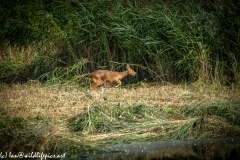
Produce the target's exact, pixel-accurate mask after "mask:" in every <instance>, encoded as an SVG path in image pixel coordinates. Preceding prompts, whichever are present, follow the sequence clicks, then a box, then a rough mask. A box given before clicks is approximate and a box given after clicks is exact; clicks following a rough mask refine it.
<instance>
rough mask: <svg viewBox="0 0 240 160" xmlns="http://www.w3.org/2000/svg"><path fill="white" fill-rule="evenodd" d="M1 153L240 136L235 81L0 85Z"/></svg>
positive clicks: (90, 149) (85, 149) (71, 151)
mask: <svg viewBox="0 0 240 160" xmlns="http://www.w3.org/2000/svg"><path fill="white" fill-rule="evenodd" d="M0 98H1V99H0V102H1V104H0V107H1V112H0V117H1V118H0V125H1V126H2V127H1V129H0V134H1V135H0V143H1V144H5V145H1V148H0V150H1V151H11V152H18V151H23V152H31V151H35V152H36V151H43V152H48V153H67V155H68V156H70V155H71V156H73V155H79V154H86V153H99V152H110V151H109V150H107V149H105V148H104V146H106V144H119V143H130V142H133V141H154V140H166V141H167V140H190V139H206V138H216V137H228V136H239V135H240V127H239V126H240V116H239V115H240V108H239V104H240V102H239V100H240V91H239V86H232V87H222V86H219V85H205V84H200V83H193V84H190V85H157V84H144V85H142V86H139V85H129V86H124V87H122V88H105V89H103V90H102V89H101V88H99V89H98V90H96V91H89V90H86V89H80V88H79V87H77V86H73V85H72V86H69V85H56V86H43V85H42V84H39V83H38V82H28V83H27V84H24V85H20V84H15V85H11V86H9V85H4V84H2V85H1V88H0Z"/></svg>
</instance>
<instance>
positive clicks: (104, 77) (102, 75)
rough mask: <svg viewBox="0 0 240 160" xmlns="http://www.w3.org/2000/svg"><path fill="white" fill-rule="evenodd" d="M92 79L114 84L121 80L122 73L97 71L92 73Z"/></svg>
mask: <svg viewBox="0 0 240 160" xmlns="http://www.w3.org/2000/svg"><path fill="white" fill-rule="evenodd" d="M91 76H92V79H96V80H101V81H109V82H114V81H115V80H116V79H121V73H120V72H116V71H109V70H97V71H95V72H93V73H92V75H91Z"/></svg>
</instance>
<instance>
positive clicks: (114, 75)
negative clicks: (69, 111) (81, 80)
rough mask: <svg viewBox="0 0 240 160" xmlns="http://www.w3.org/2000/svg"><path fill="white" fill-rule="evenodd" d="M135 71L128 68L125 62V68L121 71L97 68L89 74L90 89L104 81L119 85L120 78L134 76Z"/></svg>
mask: <svg viewBox="0 0 240 160" xmlns="http://www.w3.org/2000/svg"><path fill="white" fill-rule="evenodd" d="M136 74H137V73H136V72H135V71H134V70H132V69H131V68H130V66H129V65H128V64H127V70H126V71H123V72H116V71H110V70H97V71H95V72H93V73H92V74H91V79H92V81H93V83H94V84H93V86H92V90H94V89H95V88H96V87H97V86H99V85H101V84H102V83H104V82H108V83H111V84H113V83H117V84H118V85H117V86H119V85H121V84H122V82H121V80H122V79H123V78H124V77H125V76H127V75H132V76H135V75H136ZM117 86H116V87H117Z"/></svg>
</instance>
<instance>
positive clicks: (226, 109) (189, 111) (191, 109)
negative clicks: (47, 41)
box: [182, 102, 240, 125]
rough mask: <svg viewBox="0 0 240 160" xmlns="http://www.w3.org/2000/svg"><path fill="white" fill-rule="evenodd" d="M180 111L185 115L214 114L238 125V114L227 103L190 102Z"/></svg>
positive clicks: (239, 122) (239, 120) (239, 117)
mask: <svg viewBox="0 0 240 160" xmlns="http://www.w3.org/2000/svg"><path fill="white" fill-rule="evenodd" d="M182 113H183V114H184V115H185V116H209V115H215V116H219V117H222V118H226V119H227V120H228V121H229V122H231V123H234V124H236V125H240V116H239V114H238V113H237V112H236V108H234V107H233V106H231V105H230V104H229V103H223V102H222V103H219V104H215V103H210V104H209V103H207V104H205V103H203V104H202V103H201V104H195V103H192V104H190V105H189V106H186V107H185V108H184V110H182Z"/></svg>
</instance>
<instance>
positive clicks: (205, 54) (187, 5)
mask: <svg viewBox="0 0 240 160" xmlns="http://www.w3.org/2000/svg"><path fill="white" fill-rule="evenodd" d="M1 3H2V5H1V6H2V9H1V11H0V14H1V15H2V16H1V23H0V26H1V28H2V29H1V31H0V38H1V40H2V41H1V42H0V49H1V52H2V53H3V52H5V54H4V55H0V59H1V60H3V61H2V62H1V63H0V65H1V66H3V65H5V64H6V63H9V61H7V59H8V58H9V57H10V58H11V55H12V54H17V52H20V53H21V56H22V58H23V59H28V63H26V62H24V63H23V64H22V65H21V66H19V65H15V64H19V60H18V59H14V63H15V64H14V66H16V67H17V72H16V70H15V69H12V68H11V67H4V68H1V73H4V76H5V75H10V74H12V73H13V72H16V73H17V74H22V73H23V71H24V69H25V68H26V67H25V66H28V65H29V62H31V61H34V57H35V56H36V57H45V58H46V59H41V61H39V63H40V65H39V63H35V64H34V65H33V66H32V68H37V70H34V69H32V70H27V71H28V74H27V75H26V76H27V77H30V78H35V77H39V76H41V78H43V79H46V80H48V81H49V82H50V81H51V83H59V82H61V79H62V78H65V79H67V80H69V79H71V78H72V80H75V78H76V77H75V76H76V74H86V73H89V72H92V71H93V70H95V69H96V68H97V66H106V65H108V66H109V65H111V63H112V62H120V63H131V64H135V66H137V67H138V78H139V80H143V79H146V77H147V80H148V81H159V80H161V81H168V82H182V81H190V82H192V81H196V80H202V81H204V82H208V81H217V82H219V83H222V84H226V83H232V82H235V83H238V82H239V79H240V76H239V75H240V70H239V64H240V63H239V62H240V56H239V54H238V53H239V48H240V47H239V26H240V24H239V22H240V16H239V14H238V13H239V11H240V10H239V8H240V6H239V3H237V2H235V1H232V0H230V1H216V2H215V1H214V2H212V3H207V2H202V1H201V2H200V1H197V2H195V1H169V3H164V2H161V1H159V2H154V3H153V2H145V1H135V2H132V1H122V0H118V1H111V2H109V1H108V0H103V1H94V0H90V1H80V0H75V1H71V0H70V1H59V0H53V1H46V0H41V1H40V0H34V1H20V0H19V1H14V0H8V1H1ZM9 47H10V48H17V51H16V52H13V53H12V52H11V51H9V50H8V49H9ZM23 48H31V52H34V53H35V55H34V56H33V55H29V52H26V50H23ZM83 59H86V60H87V61H88V62H89V63H88V64H86V65H85V66H84V68H82V69H80V70H78V69H76V68H78V67H76V66H79V62H80V61H82V60H83ZM39 60H40V59H39ZM10 64H11V63H10ZM5 66H9V64H8V65H5ZM23 66H24V67H23ZM79 68H81V67H79ZM44 70H45V71H44ZM77 70H78V71H79V72H76V71H77ZM33 73H34V75H35V76H34V77H31V75H32V74H33ZM69 74H70V75H69ZM73 74H75V75H73ZM35 79H36V78H35Z"/></svg>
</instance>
